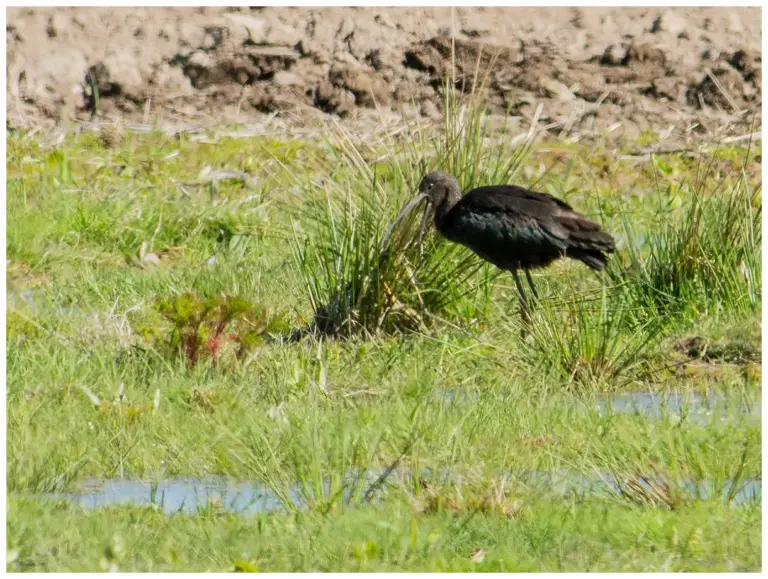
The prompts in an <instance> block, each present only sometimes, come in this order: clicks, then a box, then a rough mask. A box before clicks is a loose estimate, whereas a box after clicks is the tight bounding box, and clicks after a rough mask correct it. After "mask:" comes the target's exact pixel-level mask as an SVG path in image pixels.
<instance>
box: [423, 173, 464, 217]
mask: <svg viewBox="0 0 768 579" xmlns="http://www.w3.org/2000/svg"><path fill="white" fill-rule="evenodd" d="M419 194H420V195H424V196H425V197H426V198H427V199H428V200H429V204H430V205H431V206H432V207H434V208H435V209H437V208H439V207H442V206H443V205H445V204H446V203H448V204H449V205H450V206H451V207H452V206H453V205H454V204H455V203H456V202H457V201H458V200H459V198H460V197H461V185H459V181H458V180H457V179H456V177H454V176H453V175H449V174H448V173H442V172H440V171H432V172H431V173H427V174H426V175H424V178H423V179H422V180H421V183H419Z"/></svg>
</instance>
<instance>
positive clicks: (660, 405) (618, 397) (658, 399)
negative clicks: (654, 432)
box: [597, 392, 762, 423]
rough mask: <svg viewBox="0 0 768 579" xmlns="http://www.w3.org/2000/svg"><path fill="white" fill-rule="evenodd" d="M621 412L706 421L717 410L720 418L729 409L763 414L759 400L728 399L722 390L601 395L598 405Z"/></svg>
mask: <svg viewBox="0 0 768 579" xmlns="http://www.w3.org/2000/svg"><path fill="white" fill-rule="evenodd" d="M608 408H610V411H611V412H617V413H622V414H642V415H645V416H649V417H651V418H659V419H660V418H662V417H663V416H664V414H665V413H666V414H668V415H676V416H681V417H682V416H686V417H687V419H688V420H690V421H692V422H697V423H707V422H709V421H710V420H711V418H712V416H713V415H714V414H718V415H719V416H720V419H721V420H725V419H726V415H727V414H729V413H738V414H741V415H749V416H752V417H756V418H760V417H761V415H762V409H761V405H760V404H759V403H754V404H748V403H746V401H745V400H734V399H729V398H728V397H726V396H723V395H722V394H718V393H714V392H709V393H707V395H702V394H697V393H693V392H689V393H686V394H670V393H663V392H628V393H622V394H613V395H611V396H602V397H600V399H599V400H598V403H597V409H598V410H599V411H601V412H606V410H608Z"/></svg>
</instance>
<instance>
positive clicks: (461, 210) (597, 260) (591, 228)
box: [418, 171, 615, 322]
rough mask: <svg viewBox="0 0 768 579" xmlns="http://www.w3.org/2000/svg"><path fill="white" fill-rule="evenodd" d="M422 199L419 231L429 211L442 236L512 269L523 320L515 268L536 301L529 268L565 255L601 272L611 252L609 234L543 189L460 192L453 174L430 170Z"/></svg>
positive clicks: (526, 311)
mask: <svg viewBox="0 0 768 579" xmlns="http://www.w3.org/2000/svg"><path fill="white" fill-rule="evenodd" d="M424 198H426V199H427V207H426V208H425V211H424V218H423V220H422V235H423V227H424V224H425V223H426V219H427V216H428V214H429V211H430V209H432V210H434V221H435V228H436V229H437V231H438V232H440V234H441V235H442V236H443V237H445V238H447V239H449V240H450V241H453V242H455V243H460V244H462V245H464V246H466V247H468V248H469V249H471V250H472V251H474V252H475V253H476V254H477V255H479V256H480V257H481V258H483V259H484V260H486V261H489V262H490V263H492V264H494V265H495V266H496V267H499V268H501V269H504V270H507V271H509V272H510V273H512V276H513V277H514V279H515V286H517V292H518V294H519V297H520V307H521V310H522V314H523V319H524V320H525V321H526V322H527V321H529V320H530V308H529V304H528V300H527V299H526V296H525V292H524V291H523V286H522V284H521V283H520V278H519V277H518V275H517V270H519V269H522V270H524V271H525V276H526V278H527V280H528V285H529V286H530V288H531V291H532V292H533V296H534V298H535V299H536V300H538V293H537V292H536V288H535V287H534V285H533V280H532V279H531V274H530V270H531V269H533V268H541V267H546V266H548V265H549V264H550V263H552V262H553V261H555V260H556V259H559V258H561V257H570V258H572V259H578V260H579V261H581V262H583V263H584V264H586V265H587V266H589V267H590V268H592V269H593V270H596V271H600V270H602V269H603V268H604V267H605V264H606V261H607V259H608V255H607V254H609V253H612V252H613V251H614V247H615V245H614V240H613V237H611V236H610V235H609V234H608V233H606V232H605V231H603V230H602V228H601V227H600V225H598V224H597V223H594V222H593V221H590V220H589V219H587V218H586V217H585V216H584V215H581V214H580V213H577V212H576V211H574V210H573V209H572V208H571V206H570V205H568V204H567V203H565V202H563V201H561V200H559V199H557V198H555V197H552V196H551V195H547V194H546V193H537V192H535V191H529V190H528V189H524V188H523V187H517V186H514V185H491V186H487V187H478V188H476V189H473V190H471V191H469V192H468V193H467V194H466V195H464V196H462V193H461V186H460V185H459V182H458V181H457V180H456V177H454V176H453V175H448V174H446V173H441V172H439V171H435V172H432V173H428V174H427V175H426V176H425V177H424V178H423V179H422V180H421V184H420V185H419V197H418V199H424Z"/></svg>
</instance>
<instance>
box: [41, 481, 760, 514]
mask: <svg viewBox="0 0 768 579" xmlns="http://www.w3.org/2000/svg"><path fill="white" fill-rule="evenodd" d="M375 474H376V473H371V472H369V473H367V474H366V475H365V476H364V477H363V478H364V479H366V481H367V483H370V482H372V481H373V480H374V479H375V478H376V477H375V476H374V475H375ZM444 474H447V473H444ZM424 475H425V476H427V477H429V478H432V477H433V473H430V472H429V471H424ZM402 476H404V475H403V474H400V475H395V474H393V475H392V478H393V479H395V478H401V477H402ZM352 478H354V477H353V476H350V477H349V479H350V480H351V479H352ZM438 478H439V479H445V478H447V477H445V476H440V477H438ZM507 478H508V479H509V480H511V481H516V482H517V483H519V484H521V485H522V486H524V487H528V488H541V489H550V490H552V491H554V492H556V493H559V494H563V495H566V494H577V495H579V496H586V495H595V496H604V497H605V496H615V495H616V494H618V493H620V487H619V485H618V483H617V482H616V480H615V478H614V477H612V476H610V475H605V474H596V475H594V476H587V475H584V474H580V473H553V472H546V471H526V472H521V473H516V474H514V475H508V476H507ZM444 482H445V481H444V480H443V484H444ZM732 484H733V483H732V482H730V481H726V482H725V483H723V484H721V485H716V484H715V483H714V482H712V481H705V482H703V483H691V482H688V483H683V485H682V486H683V490H684V491H685V492H686V494H687V495H689V496H692V497H698V498H699V499H702V500H707V499H710V498H713V497H716V496H721V497H723V500H725V497H727V495H728V493H729V492H730V491H731V487H732ZM640 485H641V486H646V487H647V490H651V486H650V484H647V483H643V482H642V481H640ZM364 486H365V485H364ZM324 493H325V495H326V496H328V495H329V494H330V485H328V483H326V484H325V488H324ZM350 495H351V491H349V490H347V491H345V493H344V495H343V496H344V498H348V497H349V496H350ZM42 496H43V497H44V498H53V499H65V500H70V501H72V502H74V503H75V504H78V505H80V506H82V507H83V508H86V509H93V508H99V507H108V506H117V505H136V506H150V505H157V506H158V507H160V508H162V509H163V511H164V512H166V513H168V514H173V513H177V512H186V513H194V512H197V511H199V510H200V509H204V508H206V506H208V505H209V504H211V503H213V504H215V505H216V506H217V508H221V509H224V510H228V511H231V512H234V513H241V514H248V515H253V514H256V513H267V512H274V511H280V510H285V505H284V503H283V500H281V498H280V497H278V496H277V494H275V493H274V492H273V491H272V490H270V489H268V488H267V486H266V485H264V484H262V483H256V482H253V481H244V482H233V481H231V480H229V479H227V478H226V477H206V478H200V479H195V478H188V479H184V478H181V479H168V480H163V481H159V482H157V483H154V484H153V483H150V482H147V481H141V480H137V479H115V480H105V481H94V480H91V481H86V482H84V483H83V484H81V489H80V491H79V492H75V493H52V494H45V495H42ZM284 496H285V500H287V501H291V502H292V503H293V504H294V505H295V506H296V507H299V508H301V507H305V506H307V500H306V498H305V497H304V495H303V493H301V492H300V491H299V488H298V487H294V488H291V489H289V490H288V492H287V493H286V494H285V495H284ZM761 500H762V482H761V481H760V480H756V479H752V480H748V481H743V482H742V483H740V485H739V488H738V489H737V490H736V491H735V493H734V497H733V503H734V504H737V505H738V504H744V503H748V502H753V501H761Z"/></svg>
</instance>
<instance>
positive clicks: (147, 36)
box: [6, 7, 761, 134]
mask: <svg viewBox="0 0 768 579" xmlns="http://www.w3.org/2000/svg"><path fill="white" fill-rule="evenodd" d="M7 17H8V18H7V34H6V38H7V39H6V49H7V55H8V68H7V72H6V74H7V107H8V109H7V112H8V124H9V126H11V127H21V128H30V127H34V126H39V125H43V126H52V125H55V124H57V123H60V122H61V121H63V120H70V119H80V120H82V119H89V118H92V117H93V116H94V115H95V116H97V117H101V116H105V117H109V118H114V117H115V116H119V117H121V118H125V119H127V120H131V121H139V122H152V121H154V120H155V119H173V120H176V121H183V122H192V123H200V122H205V123H208V124H210V123H211V122H221V123H224V122H232V121H239V122H248V121H252V120H256V119H258V118H263V115H265V114H274V113H277V114H278V115H280V116H283V117H285V118H291V119H293V120H294V121H296V122H301V119H302V118H304V117H306V115H317V114H333V115H338V116H340V117H342V118H354V117H356V116H359V115H361V114H365V113H366V111H370V110H373V109H374V108H375V107H379V108H385V109H386V108H389V109H392V110H405V111H406V112H410V113H413V112H415V111H418V112H419V113H420V114H421V115H423V116H427V117H431V116H437V115H439V113H440V111H441V107H442V93H443V90H444V89H443V84H442V81H443V78H444V74H445V73H446V71H449V70H450V66H451V54H452V50H455V62H456V79H457V83H458V85H459V86H460V87H463V88H464V89H465V90H469V87H471V85H472V82H473V80H474V78H475V77H476V74H477V72H478V71H479V72H480V75H479V76H480V77H481V78H482V79H483V80H484V82H485V85H486V86H487V88H488V95H489V99H490V106H491V108H492V109H493V110H494V111H495V112H504V111H509V112H510V114H512V115H515V116H519V117H521V118H523V119H525V118H526V117H530V116H532V115H533V112H534V111H535V109H536V107H537V106H538V105H539V104H540V103H541V104H543V116H542V120H543V121H544V122H546V123H550V124H551V125H552V126H554V127H559V128H560V129H561V130H562V129H566V130H579V129H584V128H586V129H591V128H595V127H603V128H605V127H610V126H611V125H613V124H615V123H617V122H621V123H622V124H623V126H624V127H625V129H626V128H627V127H629V128H631V132H633V133H637V134H639V133H640V132H641V131H643V130H646V129H649V128H653V129H655V130H664V129H665V128H668V127H670V126H675V127H677V128H678V129H679V130H683V131H685V130H689V131H707V130H708V129H710V128H711V127H712V126H714V125H717V126H722V124H723V123H727V122H732V123H733V122H736V123H742V124H743V125H746V123H747V121H750V122H751V120H752V117H753V116H754V115H759V114H760V104H761V92H760V87H761V52H760V50H761V46H760V42H761V37H760V35H761V25H760V9H759V8H727V9H726V8H681V9H674V10H669V9H666V8H541V9H531V8H525V9H521V8H456V9H455V11H453V12H452V11H451V9H449V8H270V7H266V8H130V9H128V8H125V9H123V8H8V9H7ZM452 33H453V34H454V35H455V44H454V45H452V42H451V34H452ZM753 113H754V115H753Z"/></svg>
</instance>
